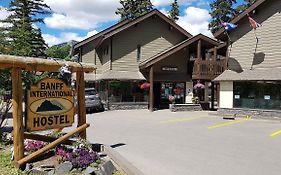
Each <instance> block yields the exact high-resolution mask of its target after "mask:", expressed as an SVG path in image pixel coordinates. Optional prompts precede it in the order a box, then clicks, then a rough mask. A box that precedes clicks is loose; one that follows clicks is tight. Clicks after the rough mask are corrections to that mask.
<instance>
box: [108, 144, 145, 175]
mask: <svg viewBox="0 0 281 175" xmlns="http://www.w3.org/2000/svg"><path fill="white" fill-rule="evenodd" d="M103 150H104V152H105V153H106V154H107V155H108V156H109V157H110V158H111V159H112V160H113V161H114V162H115V163H116V164H117V165H118V166H119V167H120V168H121V169H122V170H123V171H124V172H125V173H126V174H127V175H144V173H143V172H141V171H140V170H139V169H137V168H136V167H135V166H134V165H132V164H131V163H130V162H129V161H128V160H127V159H125V158H124V157H123V156H121V155H120V154H119V153H118V152H117V151H115V150H114V149H113V148H111V147H110V146H106V145H103Z"/></svg>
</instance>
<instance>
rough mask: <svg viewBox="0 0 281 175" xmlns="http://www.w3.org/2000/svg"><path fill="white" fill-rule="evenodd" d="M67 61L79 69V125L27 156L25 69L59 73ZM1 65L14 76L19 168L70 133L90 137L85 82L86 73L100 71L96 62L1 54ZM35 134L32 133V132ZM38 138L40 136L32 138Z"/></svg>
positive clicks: (16, 141) (14, 143) (15, 148)
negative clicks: (88, 134)
mask: <svg viewBox="0 0 281 175" xmlns="http://www.w3.org/2000/svg"><path fill="white" fill-rule="evenodd" d="M65 64H67V65H68V66H69V68H70V71H71V72H76V84H77V86H76V91H77V100H78V105H77V108H76V110H75V111H76V114H77V116H78V125H77V128H76V129H74V130H73V131H72V132H70V133H68V134H67V135H65V136H64V137H62V138H59V139H56V140H54V139H52V138H49V140H54V141H53V142H52V143H50V144H49V145H47V146H46V147H44V148H42V149H40V150H38V151H36V152H34V153H32V154H31V155H29V156H27V157H24V139H25V134H24V124H23V110H22V98H23V87H22V76H21V74H22V71H34V72H45V71H48V72H59V69H60V68H61V67H62V66H64V65H65ZM0 68H1V69H11V70H12V73H11V77H12V104H13V108H12V110H13V146H14V160H15V163H16V166H17V167H21V166H22V165H24V164H25V163H27V162H30V161H31V160H33V159H34V158H36V157H38V156H40V155H42V154H44V152H45V151H47V150H49V149H51V148H53V147H55V146H56V145H58V144H60V143H62V142H64V141H66V140H67V139H68V138H69V137H70V136H72V135H74V134H76V133H79V135H80V137H81V138H83V139H86V128H87V127H89V124H86V108H85V82H84V72H93V71H95V70H96V68H95V65H93V64H87V63H76V62H68V61H54V60H47V59H41V58H33V57H19V56H10V55H0ZM29 137H32V134H30V135H29ZM32 138H34V139H36V138H37V137H32ZM38 138H40V137H38Z"/></svg>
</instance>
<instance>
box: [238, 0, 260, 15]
mask: <svg viewBox="0 0 281 175" xmlns="http://www.w3.org/2000/svg"><path fill="white" fill-rule="evenodd" d="M256 1H257V0H244V3H243V4H241V5H239V6H237V7H236V11H237V12H238V13H239V14H240V13H242V12H243V11H244V10H246V9H247V8H248V7H250V6H251V5H253V4H254V3H255V2H256Z"/></svg>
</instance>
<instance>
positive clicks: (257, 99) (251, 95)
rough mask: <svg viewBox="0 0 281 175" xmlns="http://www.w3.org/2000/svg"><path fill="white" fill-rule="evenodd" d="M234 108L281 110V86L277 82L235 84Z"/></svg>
mask: <svg viewBox="0 0 281 175" xmlns="http://www.w3.org/2000/svg"><path fill="white" fill-rule="evenodd" d="M233 95H234V96H233V101H234V103H233V104H234V107H238V108H252V109H279V110H280V109H281V103H280V102H281V84H280V83H277V82H263V81H261V82H259V81H258V82H234V94H233Z"/></svg>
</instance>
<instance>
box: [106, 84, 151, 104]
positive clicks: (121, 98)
mask: <svg viewBox="0 0 281 175" xmlns="http://www.w3.org/2000/svg"><path fill="white" fill-rule="evenodd" d="M141 84H142V82H129V81H109V82H108V100H109V102H147V97H148V95H147V94H148V91H146V90H143V89H141V88H140V86H141Z"/></svg>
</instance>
